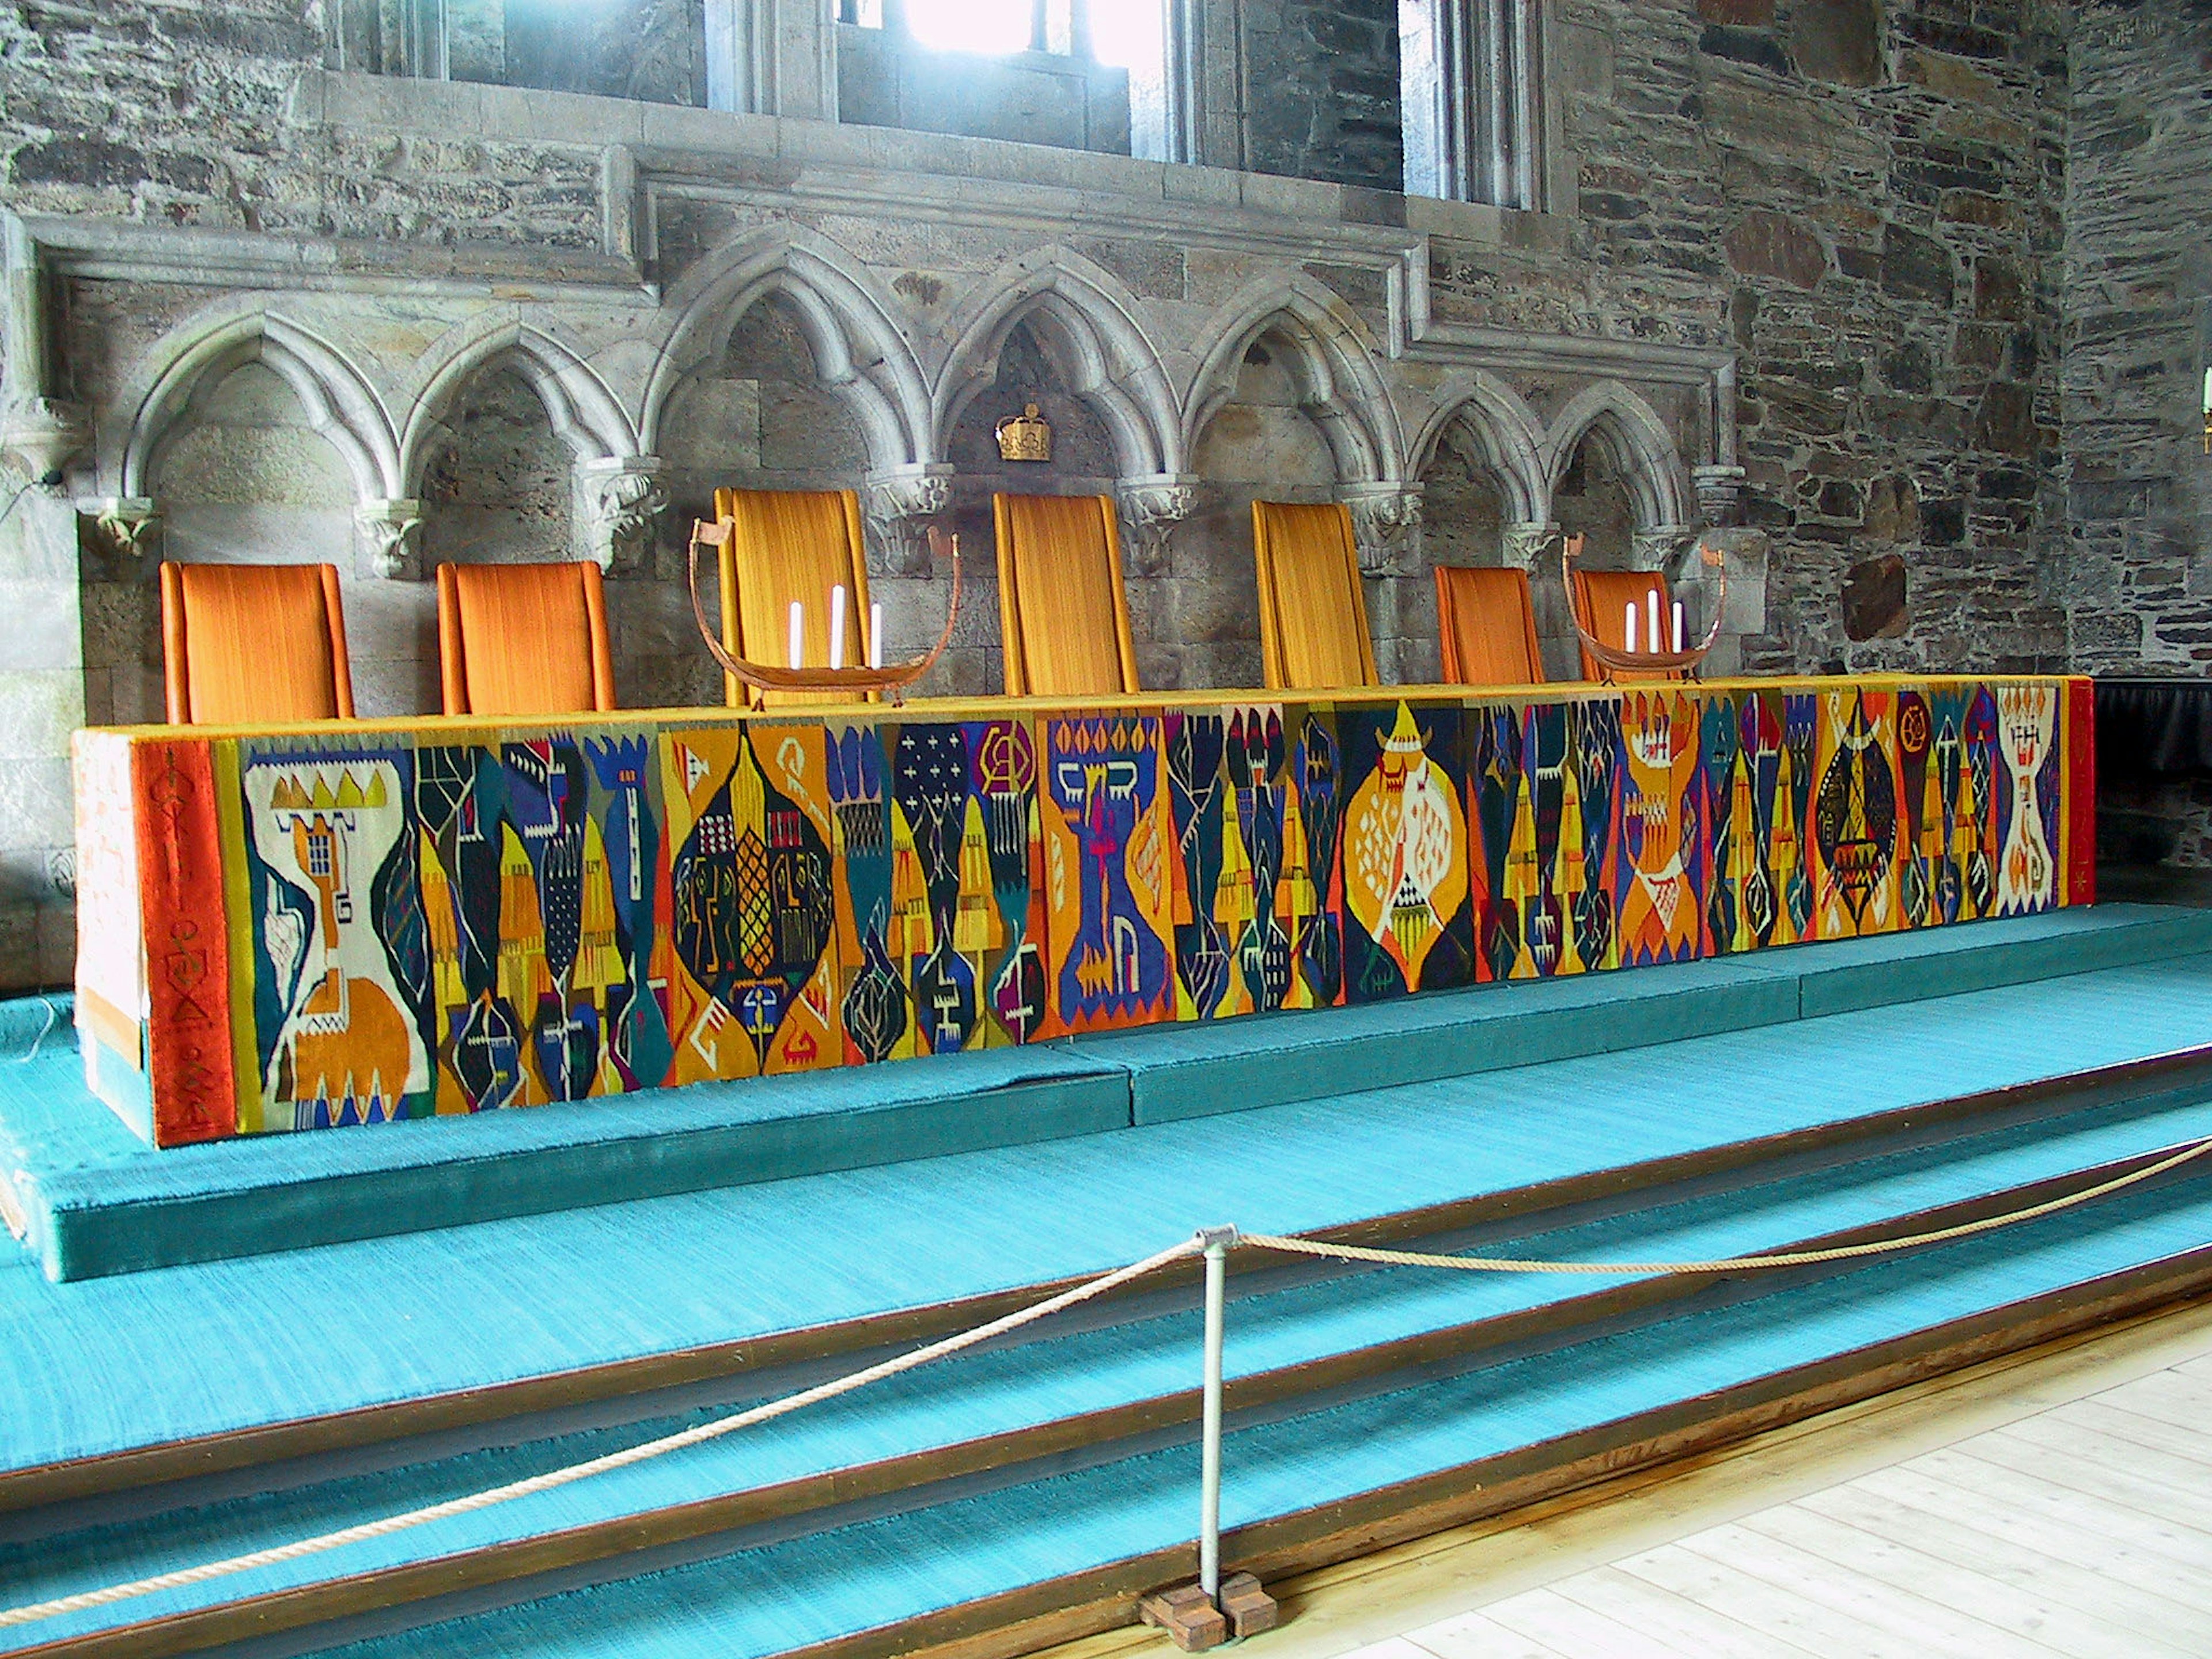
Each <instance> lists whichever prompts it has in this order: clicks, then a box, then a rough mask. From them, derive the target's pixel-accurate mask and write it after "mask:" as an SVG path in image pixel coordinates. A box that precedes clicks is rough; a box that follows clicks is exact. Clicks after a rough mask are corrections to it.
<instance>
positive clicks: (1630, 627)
mask: <svg viewBox="0 0 2212 1659" xmlns="http://www.w3.org/2000/svg"><path fill="white" fill-rule="evenodd" d="M1620 641H1621V643H1620V648H1621V649H1622V650H1624V651H1626V652H1627V653H1630V654H1631V655H1633V654H1634V653H1635V651H1636V601H1635V600H1633V599H1631V600H1630V601H1629V602H1628V615H1627V616H1626V617H1624V618H1622V620H1621V624H1620Z"/></svg>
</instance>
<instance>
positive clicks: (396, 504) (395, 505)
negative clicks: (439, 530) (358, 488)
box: [353, 499, 422, 581]
mask: <svg viewBox="0 0 2212 1659" xmlns="http://www.w3.org/2000/svg"><path fill="white" fill-rule="evenodd" d="M353 527H354V543H355V549H356V554H355V560H356V568H358V569H359V570H360V571H361V572H362V574H365V575H370V576H376V577H380V578H381V579H383V580H386V581H420V580H422V547H421V533H422V502H420V501H415V500H412V499H407V500H389V501H385V500H372V501H361V502H357V503H356V505H355V507H354V509H353Z"/></svg>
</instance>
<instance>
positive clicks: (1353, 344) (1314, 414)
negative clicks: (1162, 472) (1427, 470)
mask: <svg viewBox="0 0 2212 1659" xmlns="http://www.w3.org/2000/svg"><path fill="white" fill-rule="evenodd" d="M1271 336H1272V337H1277V338H1279V339H1280V340H1282V341H1283V342H1284V343H1285V344H1286V345H1288V347H1289V348H1290V353H1289V364H1288V367H1289V369H1290V373H1291V380H1292V383H1293V384H1294V385H1295V386H1297V392H1298V400H1299V405H1300V407H1301V408H1303V409H1304V410H1305V412H1306V414H1307V416H1309V417H1310V419H1311V420H1312V421H1313V422H1315V423H1316V425H1317V426H1318V427H1319V428H1321V432H1322V437H1323V438H1324V439H1326V440H1327V441H1328V447H1329V453H1330V454H1331V456H1332V457H1333V458H1334V461H1335V465H1336V476H1337V480H1338V482H1339V483H1401V482H1403V481H1404V480H1405V478H1406V477H1407V469H1406V460H1407V453H1406V441H1405V433H1404V428H1403V426H1402V424H1401V422H1400V420H1399V417H1398V407H1397V404H1395V402H1394V401H1393V400H1392V398H1391V396H1390V391H1389V386H1387V385H1386V384H1385V383H1384V381H1383V374H1382V370H1381V368H1379V367H1378V364H1377V361H1376V351H1375V348H1374V343H1373V342H1372V341H1371V340H1370V339H1369V337H1368V335H1367V330H1366V327H1365V325H1364V324H1362V323H1361V322H1360V320H1359V319H1358V316H1357V315H1355V314H1354V313H1353V312H1352V308H1351V307H1349V306H1348V305H1346V303H1345V302H1344V301H1343V300H1342V299H1341V298H1340V296H1339V295H1336V294H1335V293H1334V292H1332V291H1331V290H1330V289H1328V288H1327V287H1326V286H1324V285H1323V284H1322V283H1318V282H1316V281H1314V280H1313V279H1312V278H1311V277H1310V276H1304V275H1303V274H1300V275H1298V276H1293V277H1291V278H1290V279H1289V280H1288V281H1283V280H1280V279H1274V280H1267V279H1263V280H1261V281H1260V282H1257V283H1253V284H1252V285H1251V286H1250V287H1249V288H1248V289H1245V290H1244V292H1243V293H1242V294H1241V295H1238V296H1237V298H1236V299H1234V300H1232V301H1231V302H1230V303H1229V304H1228V305H1227V306H1225V307H1223V308H1222V310H1221V311H1220V312H1219V313H1217V314H1216V317H1215V319H1214V320H1213V321H1212V323H1210V324H1209V325H1207V326H1206V328H1205V329H1204V330H1202V331H1200V335H1199V337H1200V339H1201V340H1212V342H1213V344H1212V347H1211V348H1210V349H1208V350H1207V351H1206V354H1205V356H1203V357H1202V358H1201V360H1200V364H1199V368H1198V373H1197V374H1195V375H1194V377H1193V379H1192V380H1191V388H1190V395H1189V396H1188V398H1185V400H1184V407H1183V441H1184V443H1185V445H1186V447H1187V448H1189V449H1194V448H1195V447H1196V446H1197V442H1198V438H1199V435H1200V434H1201V433H1202V432H1204V431H1205V430H1206V422H1209V421H1211V420H1212V418H1213V417H1214V416H1215V415H1217V414H1218V413H1219V412H1220V410H1221V409H1222V408H1223V406H1224V405H1225V404H1228V403H1229V402H1230V400H1231V398H1234V397H1235V396H1236V392H1237V374H1238V371H1239V370H1240V369H1241V368H1243V363H1244V358H1245V354H1246V353H1247V352H1249V351H1250V350H1251V349H1252V347H1253V346H1254V345H1255V344H1256V343H1259V342H1260V341H1261V339H1263V338H1267V337H1271Z"/></svg>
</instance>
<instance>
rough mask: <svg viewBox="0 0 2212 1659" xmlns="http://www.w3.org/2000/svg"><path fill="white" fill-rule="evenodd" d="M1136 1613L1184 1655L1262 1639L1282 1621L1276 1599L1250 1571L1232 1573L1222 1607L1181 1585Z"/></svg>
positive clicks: (1191, 1586) (1150, 1600)
mask: <svg viewBox="0 0 2212 1659" xmlns="http://www.w3.org/2000/svg"><path fill="white" fill-rule="evenodd" d="M1137 1613H1138V1616H1139V1618H1141V1619H1143V1620H1144V1621H1145V1622H1146V1624H1148V1625H1153V1626H1158V1628H1159V1629H1161V1630H1164V1631H1165V1632H1167V1633H1168V1635H1169V1636H1170V1638H1172V1639H1173V1640H1174V1642H1175V1644H1176V1646H1177V1647H1179V1648H1181V1649H1182V1650H1183V1651H1184V1652H1185V1653H1203V1652H1205V1651H1206V1649H1208V1648H1218V1647H1219V1646H1220V1645H1221V1644H1223V1643H1224V1642H1226V1641H1227V1640H1228V1639H1229V1638H1231V1636H1235V1637H1237V1638H1243V1637H1247V1636H1257V1635H1258V1634H1259V1633H1260V1632H1261V1631H1263V1630H1273V1629H1274V1627H1275V1625H1276V1621H1277V1620H1279V1619H1280V1618H1281V1616H1282V1611H1281V1609H1280V1608H1279V1607H1277V1605H1276V1603H1275V1598H1274V1597H1273V1596H1272V1595H1268V1594H1267V1591H1265V1590H1263V1589H1261V1588H1260V1581H1259V1580H1258V1579H1256V1578H1255V1577H1253V1576H1252V1575H1251V1574H1250V1573H1249V1572H1239V1573H1233V1574H1231V1576H1230V1577H1227V1578H1225V1579H1223V1580H1222V1581H1221V1605H1220V1606H1219V1607H1216V1606H1214V1604H1213V1603H1212V1602H1211V1601H1207V1600H1206V1592H1205V1591H1204V1590H1202V1589H1200V1588H1199V1587H1198V1586H1197V1585H1195V1584H1179V1585H1177V1586H1176V1588H1175V1589H1170V1590H1161V1591H1159V1592H1158V1593H1157V1594H1156V1595H1147V1596H1146V1597H1145V1599H1144V1600H1143V1601H1139V1603H1138V1604H1137Z"/></svg>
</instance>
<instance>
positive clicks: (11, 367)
mask: <svg viewBox="0 0 2212 1659" xmlns="http://www.w3.org/2000/svg"><path fill="white" fill-rule="evenodd" d="M0 241H4V244H5V251H6V256H7V276H8V295H7V300H8V307H7V330H8V334H7V339H8V367H7V378H6V380H5V381H4V383H0V449H4V450H5V451H6V452H7V453H9V455H12V456H14V457H15V459H16V460H17V461H18V462H20V463H21V465H22V468H23V470H24V471H26V472H27V473H29V474H30V475H31V477H32V479H33V482H35V483H41V484H45V485H47V486H48V487H52V486H55V485H58V484H59V483H61V481H62V469H63V467H64V466H65V465H68V464H69V462H70V460H71V459H73V458H74V457H75V456H76V454H77V453H78V452H79V451H81V450H82V449H84V448H85V447H88V445H89V444H90V443H91V441H92V421H91V417H90V416H88V415H87V414H86V413H85V411H84V410H82V409H80V408H79V407H78V406H77V405H76V404H70V403H64V402H63V401H61V400H60V399H58V398H54V397H53V396H52V395H51V394H52V389H53V361H52V344H51V342H50V340H49V338H48V335H47V329H46V269H45V267H44V265H43V264H41V263H40V258H39V248H38V244H37V243H36V242H34V241H33V240H32V239H31V233H30V229H29V228H28V227H27V226H26V225H25V224H24V223H23V222H22V221H21V219H19V218H17V217H16V216H15V215H14V214H12V213H11V214H9V215H8V216H7V217H6V219H5V220H4V221H0Z"/></svg>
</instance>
